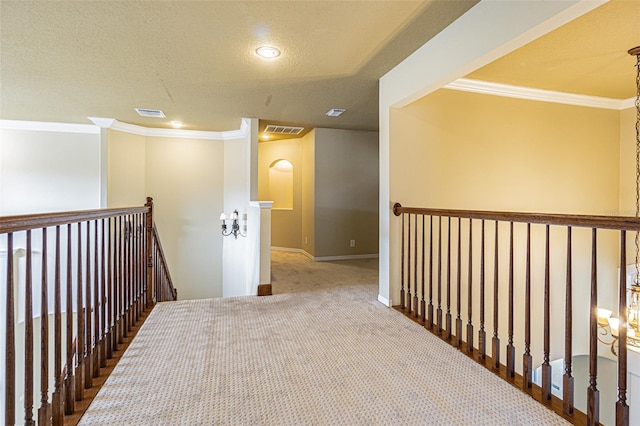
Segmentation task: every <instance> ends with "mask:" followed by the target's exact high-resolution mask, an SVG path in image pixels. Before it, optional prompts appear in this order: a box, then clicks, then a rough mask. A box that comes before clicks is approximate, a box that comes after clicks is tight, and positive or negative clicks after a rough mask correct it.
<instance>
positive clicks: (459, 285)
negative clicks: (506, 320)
mask: <svg viewBox="0 0 640 426" xmlns="http://www.w3.org/2000/svg"><path fill="white" fill-rule="evenodd" d="M461 222H462V219H461V218H458V273H457V279H458V282H457V288H458V290H457V294H458V299H457V305H456V310H457V316H456V346H457V347H460V346H462V318H461V317H460V311H461V310H462V295H461V293H462V263H461V262H462V241H461V236H460V234H461V231H462V224H461Z"/></svg>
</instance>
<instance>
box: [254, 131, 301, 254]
mask: <svg viewBox="0 0 640 426" xmlns="http://www.w3.org/2000/svg"><path fill="white" fill-rule="evenodd" d="M277 160H287V161H289V162H290V163H291V164H292V165H293V208H291V209H278V208H276V207H275V205H274V208H273V210H272V211H271V245H272V246H274V247H286V248H294V249H300V248H302V246H301V243H302V236H301V235H302V174H303V173H304V172H303V170H302V169H303V165H302V139H285V140H280V141H270V142H260V143H259V144H258V199H260V200H265V201H273V200H274V194H270V193H269V168H270V166H271V164H273V163H274V162H275V161H277Z"/></svg>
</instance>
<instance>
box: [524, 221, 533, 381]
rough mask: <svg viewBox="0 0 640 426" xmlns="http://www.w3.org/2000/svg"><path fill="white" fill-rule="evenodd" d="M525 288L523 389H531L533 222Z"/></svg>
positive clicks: (528, 230)
mask: <svg viewBox="0 0 640 426" xmlns="http://www.w3.org/2000/svg"><path fill="white" fill-rule="evenodd" d="M524 274H525V290H524V292H525V293H524V354H523V355H522V389H524V390H527V389H531V384H532V381H531V376H532V373H533V358H532V357H531V224H530V223H527V258H526V265H525V273H524Z"/></svg>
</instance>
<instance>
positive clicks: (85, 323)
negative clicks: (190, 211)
mask: <svg viewBox="0 0 640 426" xmlns="http://www.w3.org/2000/svg"><path fill="white" fill-rule="evenodd" d="M0 237H1V238H2V239H3V240H4V239H5V238H6V247H7V256H6V275H5V276H3V277H0V288H3V291H2V293H3V294H2V295H0V297H4V299H5V301H6V306H7V309H6V312H3V315H5V328H6V329H5V330H3V331H5V333H4V334H5V336H6V345H5V353H4V354H3V357H4V360H6V364H5V365H6V371H5V377H4V383H5V392H4V393H5V422H6V423H7V424H14V423H16V421H19V419H24V420H25V422H26V423H28V424H30V423H32V422H33V421H35V420H36V419H37V421H38V424H42V425H49V424H53V425H60V424H63V423H64V422H65V421H66V419H65V417H64V416H65V415H67V416H69V415H73V414H74V412H78V410H79V412H80V413H81V412H82V406H84V407H86V405H87V404H86V403H79V404H76V402H77V401H82V400H86V399H87V397H88V395H89V394H90V393H89V392H86V390H87V389H89V388H92V387H94V386H95V382H96V381H95V380H94V378H97V377H98V376H100V375H101V374H102V375H108V373H109V372H110V370H109V368H107V369H106V371H104V370H103V371H102V372H101V369H104V368H105V367H107V360H108V359H112V358H114V357H115V356H116V355H115V352H116V351H117V350H118V347H119V346H120V345H124V342H126V341H128V339H126V338H127V337H128V335H129V334H132V333H134V332H135V329H136V325H137V324H138V323H140V322H141V321H143V320H144V318H146V313H147V311H149V310H150V309H152V308H153V306H154V304H155V302H156V301H169V300H176V295H177V291H176V289H175V287H174V286H173V282H172V280H171V277H170V275H169V269H168V265H167V262H166V259H165V256H164V252H163V250H162V246H161V244H160V239H159V237H158V232H157V229H156V228H155V225H154V223H153V200H152V199H151V198H147V203H146V204H145V205H144V206H140V207H129V208H114V209H98V210H83V211H70V212H58V213H45V214H30V215H19V216H5V217H0ZM38 240H39V241H40V243H34V242H37V241H38ZM18 244H19V245H18ZM22 244H26V250H24V255H25V257H26V267H25V269H24V270H22V269H20V268H15V267H14V262H15V256H14V253H18V252H17V251H16V250H15V249H16V245H18V247H19V246H20V245H22ZM21 252H22V251H21ZM48 253H51V254H54V255H55V259H54V258H53V257H51V256H49V255H48ZM154 253H157V255H156V256H154ZM38 257H39V258H41V259H42V260H41V261H38ZM4 261H5V260H4V259H3V262H4ZM38 263H39V265H38ZM63 271H64V272H66V273H64V272H63ZM23 273H24V274H25V276H24V277H21V278H20V281H19V282H20V284H19V285H20V286H23V287H24V289H21V290H20V291H23V294H25V297H24V300H22V299H20V298H17V297H15V293H17V292H18V289H17V288H16V285H15V284H16V283H17V282H18V279H17V274H23ZM36 274H40V275H41V280H37V279H36V278H35V277H36V276H37V275H36ZM63 289H64V292H65V293H66V297H65V296H63V294H62V293H63ZM37 294H40V296H41V298H40V299H41V303H40V306H39V309H40V312H41V314H40V315H37V312H33V310H34V309H36V308H37V307H36V306H35V302H34V295H37ZM50 301H53V303H52V305H50V304H49V302H50ZM18 305H19V306H18ZM16 308H18V309H16ZM20 309H21V311H22V312H24V322H25V324H24V328H25V336H24V337H23V336H16V335H15V334H16V330H15V328H16V320H15V319H16V312H19V310H20ZM49 316H51V318H49ZM63 316H64V317H66V319H64V320H63ZM36 318H40V319H39V320H38V319H36ZM51 320H53V324H51V325H50V322H51ZM36 321H40V334H41V339H40V341H39V342H36V341H34V338H33V336H34V326H35V324H34V323H35V322H36ZM63 321H64V323H65V324H64V329H65V330H66V336H64V337H63V333H62V329H63ZM50 341H53V344H52V345H51V347H52V348H53V351H49V346H50V345H49V342H50ZM22 342H24V343H22ZM17 345H24V350H22V351H18V350H16V349H17ZM19 352H24V360H20V362H19V363H16V354H17V353H19ZM37 354H39V356H40V358H41V360H42V361H41V367H40V368H36V366H35V365H34V360H35V356H36V355H37ZM49 360H53V361H54V362H53V365H54V366H55V369H54V370H53V371H49V369H48V366H49ZM21 364H23V365H24V367H20V365H21ZM16 367H17V368H18V369H23V371H24V373H25V374H24V384H22V383H21V384H18V383H16V377H17V376H18V375H17V374H16ZM38 377H40V378H39V379H38ZM22 394H23V395H24V397H23V407H22V408H20V407H16V404H17V403H18V401H17V400H16V395H22ZM85 402H86V401H85ZM36 403H39V406H34V405H36ZM78 407H80V408H78ZM21 411H22V413H20V412H21ZM34 411H35V412H34ZM34 414H37V417H35V416H34ZM67 418H70V419H74V417H67ZM70 421H73V420H70Z"/></svg>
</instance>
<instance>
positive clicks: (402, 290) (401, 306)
mask: <svg viewBox="0 0 640 426" xmlns="http://www.w3.org/2000/svg"><path fill="white" fill-rule="evenodd" d="M404 216H405V214H404V213H402V225H401V231H402V232H401V235H402V243H401V244H400V308H401V309H404V308H405V306H406V305H405V303H404V300H405V299H404V276H405V275H404V268H405V265H404V233H405V230H404ZM154 250H155V246H154ZM157 258H158V257H157V255H156V261H157ZM154 263H155V264H156V265H157V263H156V262H154ZM156 282H157V280H156ZM157 291H158V290H157V289H156V294H158V293H157Z"/></svg>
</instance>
